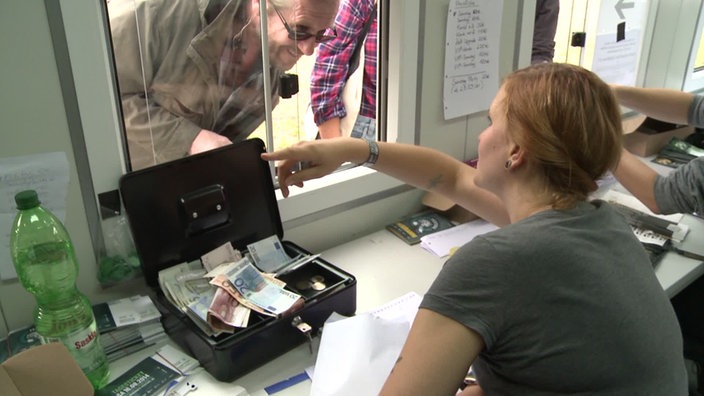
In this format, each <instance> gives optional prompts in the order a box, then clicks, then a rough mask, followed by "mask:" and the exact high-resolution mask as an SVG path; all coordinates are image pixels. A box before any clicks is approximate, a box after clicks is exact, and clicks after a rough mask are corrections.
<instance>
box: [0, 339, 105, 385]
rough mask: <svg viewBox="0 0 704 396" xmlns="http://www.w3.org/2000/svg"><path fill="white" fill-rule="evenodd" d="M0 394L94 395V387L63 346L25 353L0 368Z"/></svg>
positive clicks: (48, 346) (31, 350) (57, 344)
mask: <svg viewBox="0 0 704 396" xmlns="http://www.w3.org/2000/svg"><path fill="white" fill-rule="evenodd" d="M0 395H3V396H46V395H75V396H90V395H93V386H92V385H91V384H90V381H88V378H87V377H86V376H85V374H83V371H81V368H80V367H78V364H77V363H76V361H75V360H74V359H73V356H71V354H70V353H69V351H68V350H67V349H66V347H65V346H64V345H63V344H59V343H51V344H46V345H39V346H35V347H32V348H30V349H27V350H24V351H22V352H20V353H19V354H17V355H15V356H12V357H11V358H9V359H7V360H6V361H5V362H4V363H3V364H2V365H1V366H0Z"/></svg>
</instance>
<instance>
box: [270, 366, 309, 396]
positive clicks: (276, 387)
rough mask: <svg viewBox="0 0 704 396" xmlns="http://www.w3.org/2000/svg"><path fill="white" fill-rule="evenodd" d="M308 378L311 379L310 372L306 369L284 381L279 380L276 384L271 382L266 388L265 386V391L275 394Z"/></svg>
mask: <svg viewBox="0 0 704 396" xmlns="http://www.w3.org/2000/svg"><path fill="white" fill-rule="evenodd" d="M308 379H310V377H308V374H307V373H306V372H305V371H304V372H302V373H300V374H296V375H294V376H293V377H291V378H287V379H285V380H283V381H279V382H277V383H275V384H271V385H269V386H267V387H266V388H264V391H265V392H266V394H267V395H273V394H274V393H276V392H281V391H282V390H284V389H286V388H290V387H292V386H294V385H296V384H298V383H300V382H303V381H305V380H308Z"/></svg>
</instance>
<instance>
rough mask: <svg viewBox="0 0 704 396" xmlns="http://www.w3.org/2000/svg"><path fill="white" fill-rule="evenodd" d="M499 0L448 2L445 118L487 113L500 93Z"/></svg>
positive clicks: (501, 6)
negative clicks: (485, 111)
mask: <svg viewBox="0 0 704 396" xmlns="http://www.w3.org/2000/svg"><path fill="white" fill-rule="evenodd" d="M502 10H503V1H502V0H450V6H449V9H448V13H447V30H446V34H445V78H444V80H445V83H444V90H443V108H444V114H445V119H446V120H448V119H451V118H455V117H460V116H464V115H467V114H472V113H476V112H478V111H483V110H487V109H488V108H489V105H490V104H491V101H492V99H493V98H494V95H496V92H497V91H498V90H499V64H498V62H499V38H500V29H501V15H502Z"/></svg>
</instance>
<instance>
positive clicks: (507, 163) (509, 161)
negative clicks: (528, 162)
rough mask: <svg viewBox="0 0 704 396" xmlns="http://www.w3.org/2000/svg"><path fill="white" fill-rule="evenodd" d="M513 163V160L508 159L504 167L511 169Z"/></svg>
mask: <svg viewBox="0 0 704 396" xmlns="http://www.w3.org/2000/svg"><path fill="white" fill-rule="evenodd" d="M511 165H513V162H511V160H507V161H506V163H504V168H506V169H511Z"/></svg>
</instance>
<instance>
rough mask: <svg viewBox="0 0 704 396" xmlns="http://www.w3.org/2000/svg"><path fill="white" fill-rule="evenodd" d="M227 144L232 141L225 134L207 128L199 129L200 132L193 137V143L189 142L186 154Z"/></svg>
mask: <svg viewBox="0 0 704 396" xmlns="http://www.w3.org/2000/svg"><path fill="white" fill-rule="evenodd" d="M228 144H232V142H231V141H230V139H228V138H226V137H225V136H222V135H220V134H217V133H215V132H212V131H209V130H207V129H201V130H200V132H198V135H196V138H195V139H193V143H191V149H190V150H188V154H189V155H192V154H198V153H202V152H203V151H208V150H212V149H215V148H218V147H222V146H227V145H228Z"/></svg>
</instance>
